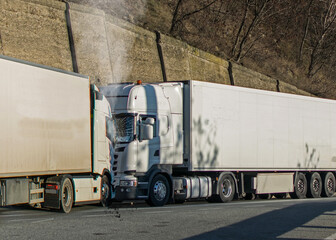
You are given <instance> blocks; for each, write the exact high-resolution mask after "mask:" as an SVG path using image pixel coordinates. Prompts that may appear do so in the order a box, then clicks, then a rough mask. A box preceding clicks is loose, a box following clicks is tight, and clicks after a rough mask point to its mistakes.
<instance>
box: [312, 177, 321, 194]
mask: <svg viewBox="0 0 336 240" xmlns="http://www.w3.org/2000/svg"><path fill="white" fill-rule="evenodd" d="M312 187H313V190H314V192H318V191H319V190H320V181H319V180H318V179H317V178H315V179H314V180H313V186H312Z"/></svg>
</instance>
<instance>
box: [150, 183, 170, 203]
mask: <svg viewBox="0 0 336 240" xmlns="http://www.w3.org/2000/svg"><path fill="white" fill-rule="evenodd" d="M153 190H154V197H155V198H156V200H158V201H162V200H163V199H165V197H166V195H167V187H166V185H165V184H164V183H163V182H162V181H157V182H156V183H155V184H154V188H153Z"/></svg>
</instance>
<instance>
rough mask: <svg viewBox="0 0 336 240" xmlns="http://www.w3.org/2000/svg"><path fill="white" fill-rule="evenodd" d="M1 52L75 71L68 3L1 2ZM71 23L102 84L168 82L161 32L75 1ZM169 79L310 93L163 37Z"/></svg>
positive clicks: (83, 68)
mask: <svg viewBox="0 0 336 240" xmlns="http://www.w3.org/2000/svg"><path fill="white" fill-rule="evenodd" d="M0 8H1V12H0V53H1V54H3V55H7V56H11V57H15V58H20V59H24V60H28V61H31V62H35V63H40V64H44V65H48V66H52V67H56V68H61V69H64V70H68V71H72V70H73V67H72V60H73V58H72V57H71V52H70V45H69V35H68V31H67V21H66V14H65V10H66V5H65V3H63V2H60V1H56V0H55V1H51V0H0ZM70 20H71V21H70V23H71V26H72V34H73V38H74V47H75V55H76V60H77V64H78V69H79V72H80V73H81V74H85V75H89V76H91V79H92V82H93V83H96V84H97V85H106V84H108V83H113V82H135V81H136V80H139V79H141V80H142V81H144V82H158V81H163V78H162V71H161V65H160V59H159V55H158V49H157V42H156V34H155V33H153V32H151V31H148V30H146V29H143V28H140V27H137V26H135V25H133V24H131V23H128V22H125V21H123V20H120V19H117V18H115V17H113V16H110V15H106V14H105V13H104V12H103V11H101V10H98V9H95V8H90V7H86V6H83V5H78V4H71V3H70ZM160 45H161V47H162V53H163V59H164V62H165V68H166V73H167V80H168V81H177V80H189V79H192V80H200V81H210V82H216V83H223V84H234V85H237V86H243V87H250V88H257V89H264V90H270V91H281V92H287V93H294V94H303V95H310V94H309V93H307V92H304V91H301V90H299V89H297V88H296V87H294V86H292V85H289V84H287V83H284V82H282V81H279V80H276V79H272V78H270V77H268V76H265V75H263V74H260V73H257V72H255V71H252V70H250V69H247V68H245V67H243V66H240V65H238V64H235V63H231V64H229V62H228V61H226V60H224V59H221V58H218V57H216V56H214V55H212V54H209V53H206V52H204V51H201V50H199V49H197V48H194V47H191V46H190V45H188V44H186V43H184V42H182V41H179V40H176V39H174V38H171V37H168V36H165V35H161V41H160Z"/></svg>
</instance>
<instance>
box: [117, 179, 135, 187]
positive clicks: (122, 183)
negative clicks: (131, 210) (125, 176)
mask: <svg viewBox="0 0 336 240" xmlns="http://www.w3.org/2000/svg"><path fill="white" fill-rule="evenodd" d="M137 185H138V182H137V180H120V186H121V187H136V186H137Z"/></svg>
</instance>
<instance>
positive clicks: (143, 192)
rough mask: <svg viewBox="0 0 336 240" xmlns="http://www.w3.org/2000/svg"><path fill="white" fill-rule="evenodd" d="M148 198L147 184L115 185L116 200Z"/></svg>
mask: <svg viewBox="0 0 336 240" xmlns="http://www.w3.org/2000/svg"><path fill="white" fill-rule="evenodd" d="M147 198H148V184H146V183H145V184H141V183H140V184H138V185H137V186H136V187H134V186H130V187H128V186H127V187H126V186H116V187H115V197H114V199H115V200H116V201H125V200H136V199H147Z"/></svg>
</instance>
